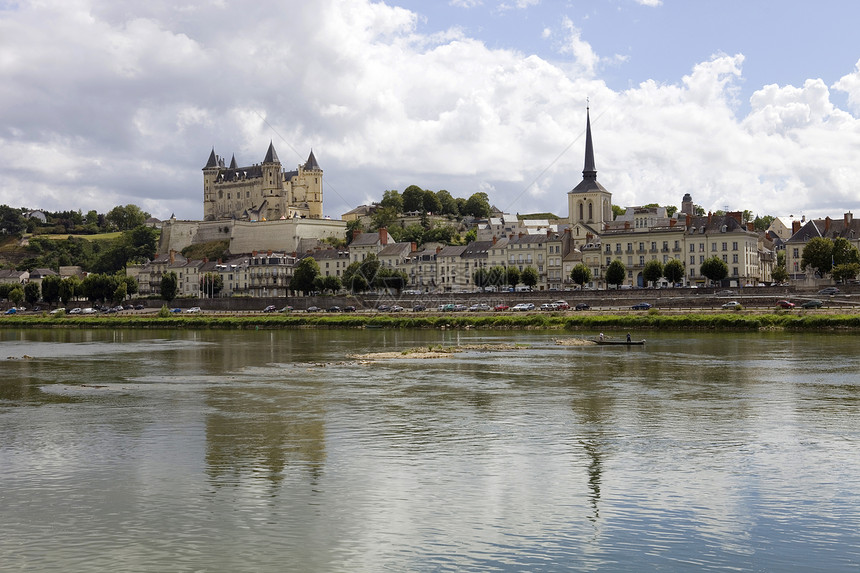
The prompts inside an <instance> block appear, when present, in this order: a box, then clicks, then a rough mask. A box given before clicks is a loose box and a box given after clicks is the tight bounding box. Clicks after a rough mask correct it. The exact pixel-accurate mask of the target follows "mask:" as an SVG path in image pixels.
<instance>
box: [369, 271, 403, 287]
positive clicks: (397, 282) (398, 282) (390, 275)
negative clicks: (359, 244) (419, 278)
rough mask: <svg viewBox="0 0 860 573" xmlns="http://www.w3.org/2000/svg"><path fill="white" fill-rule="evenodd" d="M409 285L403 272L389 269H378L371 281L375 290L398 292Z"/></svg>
mask: <svg viewBox="0 0 860 573" xmlns="http://www.w3.org/2000/svg"><path fill="white" fill-rule="evenodd" d="M407 284H409V277H408V276H407V275H406V273H404V272H403V271H398V270H395V269H389V268H379V270H378V271H377V272H376V276H375V277H374V280H373V286H375V287H377V288H383V289H390V290H396V291H398V292H400V291H401V290H403V288H404V287H405V286H406V285H407Z"/></svg>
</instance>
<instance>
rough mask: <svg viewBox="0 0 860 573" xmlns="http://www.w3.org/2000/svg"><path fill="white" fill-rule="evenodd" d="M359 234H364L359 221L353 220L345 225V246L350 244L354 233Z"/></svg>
mask: <svg viewBox="0 0 860 573" xmlns="http://www.w3.org/2000/svg"><path fill="white" fill-rule="evenodd" d="M356 231H358V232H359V233H363V232H364V225H362V224H361V219H353V220H352V221H349V222H348V223H347V224H346V244H347V245H349V244H350V243H351V242H352V238H353V237H354V236H355V232H356Z"/></svg>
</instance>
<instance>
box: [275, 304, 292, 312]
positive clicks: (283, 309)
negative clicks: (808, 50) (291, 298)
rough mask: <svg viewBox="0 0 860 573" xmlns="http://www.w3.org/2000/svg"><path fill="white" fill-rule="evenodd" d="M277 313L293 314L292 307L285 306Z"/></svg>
mask: <svg viewBox="0 0 860 573" xmlns="http://www.w3.org/2000/svg"><path fill="white" fill-rule="evenodd" d="M278 312H293V307H291V306H290V305H287V306H285V307H284V308H282V309H280V310H279V311H278Z"/></svg>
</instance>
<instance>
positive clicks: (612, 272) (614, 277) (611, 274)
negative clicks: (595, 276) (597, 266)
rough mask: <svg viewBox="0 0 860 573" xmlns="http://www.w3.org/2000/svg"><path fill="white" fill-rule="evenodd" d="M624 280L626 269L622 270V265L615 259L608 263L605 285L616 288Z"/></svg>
mask: <svg viewBox="0 0 860 573" xmlns="http://www.w3.org/2000/svg"><path fill="white" fill-rule="evenodd" d="M625 278H627V269H626V268H624V263H622V262H621V261H619V260H617V259H616V260H614V261H612V262H611V263H609V266H608V267H607V268H606V284H610V285H615V287H616V288H618V285H620V284H621V283H623V282H624V279H625Z"/></svg>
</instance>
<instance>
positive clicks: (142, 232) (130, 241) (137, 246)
mask: <svg viewBox="0 0 860 573" xmlns="http://www.w3.org/2000/svg"><path fill="white" fill-rule="evenodd" d="M122 242H123V243H125V244H126V245H127V246H128V251H129V252H128V259H127V260H126V264H128V263H129V262H132V263H145V262H147V261H151V260H153V259H154V258H155V254H156V252H157V251H158V230H157V229H154V228H153V227H147V226H146V225H139V226H137V227H135V228H133V229H131V230H129V231H125V232H124V233H123V234H122Z"/></svg>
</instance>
